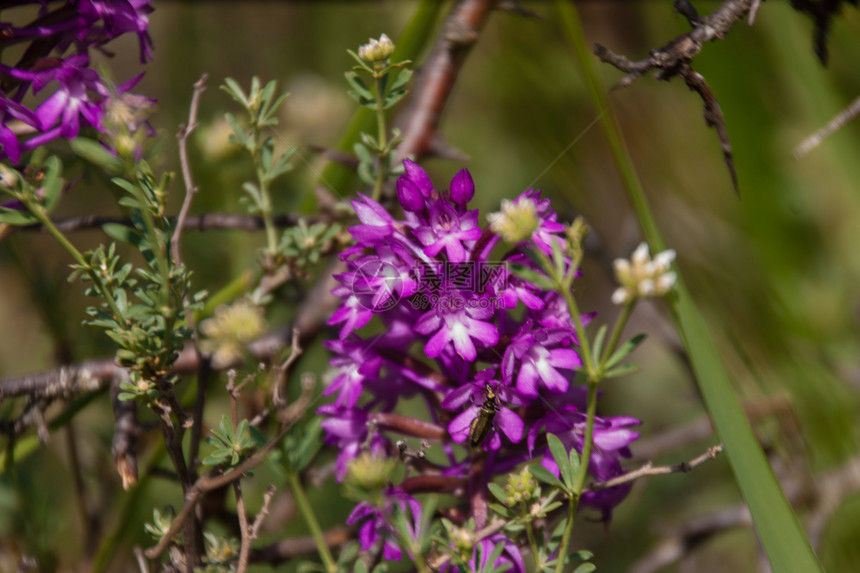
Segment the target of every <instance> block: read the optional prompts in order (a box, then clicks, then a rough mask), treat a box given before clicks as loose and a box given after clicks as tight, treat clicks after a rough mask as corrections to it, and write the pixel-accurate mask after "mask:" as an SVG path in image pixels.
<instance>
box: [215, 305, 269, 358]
mask: <svg viewBox="0 0 860 573" xmlns="http://www.w3.org/2000/svg"><path fill="white" fill-rule="evenodd" d="M265 328H266V321H265V318H263V310H262V309H261V308H260V307H258V306H257V305H255V304H253V303H252V302H251V301H249V300H247V299H241V300H239V301H237V302H235V303H233V304H232V305H231V306H219V307H218V308H217V309H215V316H213V317H212V318H208V319H206V320H204V321H203V323H202V324H201V325H200V330H201V332H202V333H203V335H204V336H205V337H206V338H205V340H203V341H202V346H203V349H204V351H206V352H211V353H212V354H213V360H214V361H215V362H216V363H218V364H230V363H232V362H234V361H236V360H238V359H240V358H241V357H242V354H243V353H244V352H245V346H246V345H247V344H248V343H249V342H251V341H252V340H254V339H255V338H257V337H259V336H261V335H262V334H263V333H264V332H265Z"/></svg>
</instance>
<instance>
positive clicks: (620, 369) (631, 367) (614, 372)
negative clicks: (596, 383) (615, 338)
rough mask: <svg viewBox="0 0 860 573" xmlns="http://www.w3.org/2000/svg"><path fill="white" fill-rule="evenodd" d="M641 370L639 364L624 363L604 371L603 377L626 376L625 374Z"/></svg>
mask: <svg viewBox="0 0 860 573" xmlns="http://www.w3.org/2000/svg"><path fill="white" fill-rule="evenodd" d="M637 370H639V366H638V365H636V364H633V363H631V362H627V363H624V364H622V365H620V366H616V367H615V368H613V369H611V370H608V371H606V372H604V373H603V378H604V379H606V378H615V377H617V376H624V375H625V374H632V373H633V372H636V371H637Z"/></svg>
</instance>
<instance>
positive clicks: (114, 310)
mask: <svg viewBox="0 0 860 573" xmlns="http://www.w3.org/2000/svg"><path fill="white" fill-rule="evenodd" d="M27 208H28V209H29V210H30V212H31V213H32V214H33V216H34V217H36V219H38V220H39V222H40V223H41V224H42V226H43V227H44V228H45V229H47V230H48V233H50V234H51V235H52V236H53V237H54V238H55V239H57V241H58V242H59V243H60V245H62V246H63V248H64V249H66V250H67V251H68V252H69V254H71V255H72V258H73V259H75V261H76V262H77V263H78V264H79V265H80V266H81V267H82V268H84V269H86V271H87V274H88V275H89V277H90V279H91V280H92V281H93V285H95V287H96V288H97V289H98V290H99V292H100V293H101V294H102V298H104V299H105V303H106V304H107V305H108V307H109V308H110V311H111V314H113V316H114V317H115V318H116V320H117V322H119V321H120V320H122V313H120V311H119V307H117V305H116V301H115V300H114V298H113V296H112V295H111V292H110V291H109V290H108V288H107V285H105V284H104V283H103V282H102V280H101V277H100V276H99V275H98V273H96V272H95V270H93V268H92V266H91V265H90V264H89V263H88V262H87V261H86V259H84V256H83V255H82V254H81V252H80V251H79V250H78V249H77V247H75V246H74V245H73V244H72V243H71V242H70V241H69V240H68V239H67V238H66V236H65V235H63V233H61V232H60V230H59V229H57V227H56V226H54V223H53V222H52V221H51V219H50V218H49V217H48V216H47V215H46V214H45V213H44V211H42V208H41V206H39V205H36V206H32V205H30V204H29V203H28V204H27Z"/></svg>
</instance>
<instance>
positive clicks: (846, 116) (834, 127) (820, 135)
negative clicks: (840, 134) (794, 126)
mask: <svg viewBox="0 0 860 573" xmlns="http://www.w3.org/2000/svg"><path fill="white" fill-rule="evenodd" d="M858 114H860V97H858V98H857V99H855V100H854V101H852V102H851V104H850V105H849V106H848V107H846V108H845V109H844V110H842V111H841V112H840V113H839V115H837V116H836V117H834V118H833V119H832V120H830V123H828V124H827V125H825V126H824V127H822V128H821V129H819V130H818V131H816V132H815V133H813V134H812V135H810V136H809V137H807V138H806V139H804V140H803V141H801V142H800V145H798V146H797V147H796V148H795V150H794V157H795V159H800V158H801V157H803V156H804V155H806V154H807V153H809V152H810V151H812V150H813V149H815V148H816V147H818V146H819V145H821V142H822V141H824V140H825V139H827V138H828V137H830V136H831V135H833V134H834V133H836V132H837V131H839V130H840V129H842V127H843V126H844V125H845V124H846V123H848V122H849V121H851V120H852V119H854V118H855V117H857V115H858Z"/></svg>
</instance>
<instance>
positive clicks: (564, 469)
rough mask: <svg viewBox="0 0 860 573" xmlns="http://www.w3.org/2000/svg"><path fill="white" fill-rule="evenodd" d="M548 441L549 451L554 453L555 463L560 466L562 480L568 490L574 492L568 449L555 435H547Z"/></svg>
mask: <svg viewBox="0 0 860 573" xmlns="http://www.w3.org/2000/svg"><path fill="white" fill-rule="evenodd" d="M546 441H547V444H548V445H549V451H550V452H551V453H552V457H553V459H554V460H555V463H556V464H558V470H559V472H560V473H561V479H562V481H563V482H564V485H565V486H566V487H567V489H568V490H573V477H574V474H573V471H572V468H571V467H570V466H571V464H570V460H569V459H568V454H567V449H566V448H565V447H564V444H562V443H561V440H559V439H558V436H556V435H555V434H547V435H546Z"/></svg>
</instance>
